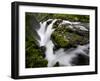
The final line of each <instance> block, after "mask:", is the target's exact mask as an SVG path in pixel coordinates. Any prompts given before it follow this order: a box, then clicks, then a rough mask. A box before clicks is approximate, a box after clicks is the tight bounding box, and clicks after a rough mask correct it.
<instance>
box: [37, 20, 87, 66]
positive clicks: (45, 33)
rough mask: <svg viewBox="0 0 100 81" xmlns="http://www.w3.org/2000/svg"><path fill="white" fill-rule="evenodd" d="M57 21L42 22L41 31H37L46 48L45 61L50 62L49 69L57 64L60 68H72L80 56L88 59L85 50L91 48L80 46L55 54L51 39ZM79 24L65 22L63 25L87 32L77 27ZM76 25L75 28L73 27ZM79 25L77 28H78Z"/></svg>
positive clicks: (41, 42) (83, 28) (41, 44)
mask: <svg viewBox="0 0 100 81" xmlns="http://www.w3.org/2000/svg"><path fill="white" fill-rule="evenodd" d="M49 21H51V23H50V24H49V25H47V22H49ZM56 21H57V19H48V20H47V21H44V22H40V29H38V30H37V33H38V35H39V37H40V40H37V41H38V42H39V44H40V47H41V46H45V48H46V51H45V56H46V57H45V59H46V60H47V61H48V67H52V66H54V65H55V64H56V63H57V62H59V65H60V66H71V65H73V64H72V63H71V62H72V60H73V58H75V57H77V55H78V54H82V55H85V56H87V57H88V54H86V52H85V50H87V49H88V48H89V44H86V45H78V46H77V48H70V49H68V50H66V51H65V50H64V49H63V48H60V49H59V50H57V51H56V52H55V53H54V51H53V48H54V44H53V42H52V40H50V38H51V34H52V33H53V32H54V30H55V29H53V28H52V27H53V25H54V23H55V22H56ZM77 23H79V22H70V21H66V20H63V21H62V23H60V25H61V24H70V26H69V27H71V28H74V27H77V28H80V29H81V30H84V31H87V29H86V28H85V27H83V26H80V25H77ZM73 25H75V26H73ZM76 25H77V26H76Z"/></svg>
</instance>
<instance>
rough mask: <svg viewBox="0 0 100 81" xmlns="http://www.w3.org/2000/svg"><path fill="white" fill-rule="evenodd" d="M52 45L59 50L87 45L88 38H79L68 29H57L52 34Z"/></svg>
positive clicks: (78, 35) (79, 36)
mask: <svg viewBox="0 0 100 81" xmlns="http://www.w3.org/2000/svg"><path fill="white" fill-rule="evenodd" d="M51 37H52V40H53V42H54V44H56V45H57V46H58V47H61V48H69V47H75V46H77V45H79V44H80V45H83V44H86V43H88V42H89V41H88V40H89V38H88V37H86V36H81V35H80V34H77V33H76V32H75V31H73V30H72V29H70V28H68V27H64V26H62V27H57V28H56V30H55V31H54V32H53V34H52V36H51Z"/></svg>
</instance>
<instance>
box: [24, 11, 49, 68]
mask: <svg viewBox="0 0 100 81" xmlns="http://www.w3.org/2000/svg"><path fill="white" fill-rule="evenodd" d="M33 19H34V15H32V14H28V13H26V35H25V36H26V42H25V52H26V54H25V62H26V64H25V65H26V68H37V67H47V64H48V61H47V60H46V59H44V57H43V56H44V55H43V52H42V51H41V49H40V48H39V46H38V42H37V41H36V38H35V35H36V34H35V31H34V29H33V26H35V25H34V22H32V21H33ZM35 23H37V22H35ZM32 24H33V25H32Z"/></svg>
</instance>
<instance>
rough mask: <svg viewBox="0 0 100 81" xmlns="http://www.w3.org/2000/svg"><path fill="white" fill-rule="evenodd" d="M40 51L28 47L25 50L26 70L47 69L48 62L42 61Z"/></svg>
mask: <svg viewBox="0 0 100 81" xmlns="http://www.w3.org/2000/svg"><path fill="white" fill-rule="evenodd" d="M43 56H44V54H43V53H42V51H41V49H39V48H35V47H33V46H32V47H30V48H29V49H27V50H26V68H36V67H37V68H38V67H47V64H48V61H47V60H46V59H44V57H43Z"/></svg>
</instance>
